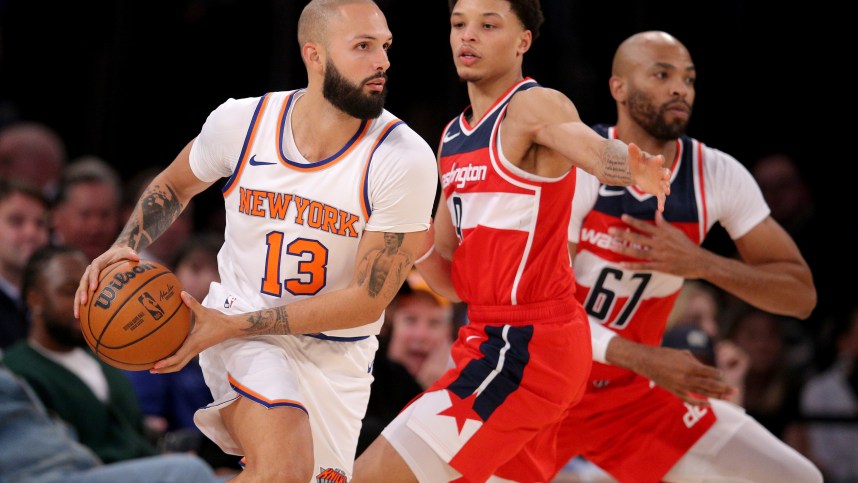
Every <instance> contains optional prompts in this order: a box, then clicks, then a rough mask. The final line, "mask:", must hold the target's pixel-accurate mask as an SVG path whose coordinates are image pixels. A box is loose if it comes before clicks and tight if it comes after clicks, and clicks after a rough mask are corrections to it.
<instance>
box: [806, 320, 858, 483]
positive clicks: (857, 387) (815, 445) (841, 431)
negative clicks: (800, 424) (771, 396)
mask: <svg viewBox="0 0 858 483" xmlns="http://www.w3.org/2000/svg"><path fill="white" fill-rule="evenodd" d="M834 340H835V344H836V347H835V348H834V349H836V351H837V360H836V361H835V363H834V365H833V366H832V367H830V368H829V369H828V370H826V371H825V372H823V373H821V374H819V375H817V376H814V377H812V378H811V379H810V380H808V382H807V384H806V385H805V387H804V390H803V392H802V395H801V412H802V415H803V416H804V417H807V418H810V422H809V424H808V428H807V432H808V444H809V454H810V457H811V459H813V460H814V462H815V463H816V464H817V465H819V467H820V469H821V470H822V472H823V473H824V474H825V476H826V481H829V482H831V483H846V482H855V481H858V458H855V451H856V450H855V448H858V424H856V422H858V305H856V306H854V307H853V308H852V310H851V311H850V313H849V317H848V318H847V320H846V321H845V323H843V322H841V323H840V324H838V325H837V332H836V333H835V337H834ZM814 418H816V419H817V421H814ZM838 418H842V419H844V420H846V421H849V423H843V422H841V421H838V420H837V419H838ZM825 419H829V421H825Z"/></svg>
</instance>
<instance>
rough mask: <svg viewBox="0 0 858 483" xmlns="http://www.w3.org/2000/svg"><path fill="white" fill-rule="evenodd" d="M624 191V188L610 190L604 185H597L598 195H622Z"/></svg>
mask: <svg viewBox="0 0 858 483" xmlns="http://www.w3.org/2000/svg"><path fill="white" fill-rule="evenodd" d="M625 193H626V189H625V188H620V189H619V190H611V189H608V187H607V186H606V185H601V186H599V196H622V195H624V194H625Z"/></svg>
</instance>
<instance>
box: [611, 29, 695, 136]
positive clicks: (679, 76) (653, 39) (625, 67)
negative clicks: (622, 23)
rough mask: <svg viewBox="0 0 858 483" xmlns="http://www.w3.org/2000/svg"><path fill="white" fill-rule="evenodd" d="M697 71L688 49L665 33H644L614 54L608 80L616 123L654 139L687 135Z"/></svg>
mask: <svg viewBox="0 0 858 483" xmlns="http://www.w3.org/2000/svg"><path fill="white" fill-rule="evenodd" d="M696 76H697V73H696V70H695V67H694V63H693V62H692V61H691V54H689V53H688V49H686V48H685V46H684V45H682V43H681V42H680V41H678V40H676V38H674V37H673V36H672V35H670V34H668V33H666V32H658V31H649V32H641V33H637V34H635V35H632V36H631V37H629V38H627V39H626V40H625V41H623V43H622V44H620V46H619V47H618V48H617V53H616V54H614V63H613V66H612V75H611V79H610V80H609V82H608V83H609V85H610V88H611V95H612V96H613V97H614V100H616V101H617V114H618V120H617V124H618V125H622V126H627V127H629V126H632V125H636V126H637V127H638V128H640V129H641V130H642V131H645V132H646V133H647V134H648V135H649V136H650V137H651V138H652V139H655V140H658V141H671V140H674V139H677V138H679V137H680V136H682V135H684V134H685V128H686V127H687V125H688V121H689V120H690V119H691V110H692V108H693V106H694V97H695V90H694V83H695V81H696Z"/></svg>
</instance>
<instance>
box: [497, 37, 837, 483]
mask: <svg viewBox="0 0 858 483" xmlns="http://www.w3.org/2000/svg"><path fill="white" fill-rule="evenodd" d="M612 70H613V75H612V76H611V79H610V88H611V94H612V95H613V97H614V99H615V100H616V102H617V112H618V120H617V125H616V126H612V127H609V126H596V127H595V129H596V131H598V132H600V133H601V134H602V135H603V136H605V137H606V138H609V139H620V140H622V141H624V142H627V143H636V144H638V145H640V146H641V147H642V148H643V149H645V150H647V151H648V152H652V153H658V154H662V155H663V156H664V158H665V159H666V160H667V162H668V164H669V166H670V168H671V196H670V203H669V204H668V205H667V207H666V208H665V210H664V211H663V212H662V211H659V210H657V206H656V201H655V200H654V199H652V197H651V196H649V195H646V194H644V193H641V192H640V191H638V190H636V189H635V188H634V187H630V188H623V189H616V188H611V187H608V186H606V185H604V184H600V182H599V181H598V180H596V179H595V178H593V177H592V176H589V175H587V174H585V173H579V179H578V185H577V186H576V191H575V198H574V199H575V203H574V205H573V207H572V217H571V222H570V225H569V240H570V251H571V252H572V253H573V254H575V256H574V269H575V276H576V285H577V287H576V291H575V296H576V298H578V300H579V301H581V303H582V304H583V305H584V308H585V309H586V310H587V314H588V316H589V319H590V330H591V332H592V334H593V358H594V361H595V362H594V364H593V369H592V371H591V373H590V380H589V382H588V384H587V390H586V392H585V394H584V397H583V399H582V400H581V402H580V403H579V404H578V405H576V406H575V407H574V408H572V409H571V410H570V411H569V413H568V414H567V416H566V421H565V422H564V424H563V425H562V427H561V430H560V432H559V435H558V448H557V452H558V456H559V458H558V461H557V465H558V468H559V467H560V466H562V465H563V464H565V463H566V462H567V461H568V460H569V458H570V457H572V456H574V455H584V456H585V457H587V458H588V459H590V460H591V461H593V462H594V463H596V464H598V465H599V466H601V467H602V468H603V469H604V470H606V471H608V472H609V473H611V474H612V475H613V476H614V477H615V478H617V479H618V480H620V481H670V482H699V481H743V482H751V481H754V482H766V481H791V482H819V481H821V480H822V476H821V474H820V473H819V471H818V470H817V469H816V468H815V467H814V466H813V464H812V463H810V461H808V460H807V459H806V458H804V457H803V456H802V455H800V454H799V453H798V452H797V451H795V450H793V449H792V448H790V447H789V446H787V445H786V444H784V443H783V442H782V441H780V440H778V439H777V438H776V437H775V436H773V435H772V434H771V433H769V432H768V431H766V429H765V428H763V426H761V425H760V424H759V423H758V422H757V421H755V420H754V419H753V418H751V417H750V416H748V415H746V414H745V413H744V411H743V410H742V409H741V408H739V407H737V406H735V405H733V404H731V403H728V402H725V401H722V400H720V398H723V397H724V396H725V395H727V394H728V392H729V390H730V388H729V387H727V386H726V385H725V384H724V383H723V382H722V381H721V380H720V379H719V376H718V372H717V371H716V370H715V369H714V368H711V367H708V366H705V365H703V364H701V363H699V362H697V361H696V360H695V359H694V358H693V357H692V356H691V355H690V354H687V353H683V352H680V351H677V350H674V349H668V348H662V347H658V346H659V345H660V343H661V339H662V335H663V333H664V329H665V324H666V321H667V317H668V315H669V314H670V311H671V309H672V308H673V305H674V303H675V301H676V297H677V295H678V293H679V290H680V289H681V287H682V282H683V279H686V278H687V279H703V280H707V281H709V282H711V283H712V284H714V285H716V286H718V287H720V288H721V289H723V290H725V291H727V292H729V293H731V294H733V295H735V296H736V297H738V298H740V299H742V300H744V301H745V302H748V303H750V304H752V305H754V306H756V307H759V308H761V309H763V310H767V311H770V312H774V313H778V314H784V315H789V316H792V317H807V316H808V315H809V314H810V312H811V310H812V309H813V307H814V305H815V303H816V290H815V288H814V285H813V279H812V277H811V273H810V270H809V268H808V266H807V264H806V263H805V261H804V259H803V258H802V256H801V253H800V252H799V250H798V247H796V245H795V243H794V242H793V241H792V239H790V237H789V235H788V234H787V233H786V232H785V231H784V230H783V228H781V226H780V225H778V223H777V222H776V221H774V220H773V219H772V218H771V216H770V214H769V213H770V212H769V208H768V206H766V203H765V201H764V199H763V196H762V193H761V192H760V189H759V187H758V186H757V184H756V183H755V182H754V179H753V178H752V177H751V175H750V173H748V171H747V169H745V168H744V167H743V166H742V165H741V164H740V163H739V162H738V161H737V160H736V159H734V158H733V157H731V156H730V155H728V154H726V153H724V152H722V151H719V150H717V149H714V148H711V147H708V146H705V145H703V143H701V142H699V141H697V140H696V139H693V138H690V137H688V136H686V135H685V128H686V126H687V124H688V122H689V120H690V117H691V110H692V107H693V105H694V98H695V87H694V82H695V78H696V75H697V74H696V69H695V67H694V63H693V62H692V60H691V55H690V54H689V52H688V50H687V49H686V48H685V46H684V45H682V44H681V43H680V42H679V41H678V40H676V39H675V38H674V37H672V36H671V35H669V34H667V33H664V32H643V33H639V34H636V35H633V36H632V37H630V38H628V39H627V40H626V41H624V42H623V43H622V44H621V45H620V47H619V48H618V49H617V53H616V55H615V57H614V62H613V69H612ZM716 221H717V222H720V223H721V224H722V225H723V226H724V228H725V229H726V230H727V232H728V233H729V234H730V236H731V237H732V238H733V239H734V241H735V243H736V247H737V248H738V251H739V254H740V256H741V260H734V259H728V258H724V257H721V256H718V255H716V254H714V253H712V252H709V251H707V250H705V249H703V248H701V247H700V244H701V243H702V242H703V239H704V238H705V236H706V234H707V233H708V231H709V229H710V228H711V227H712V225H714V224H715V222H716ZM650 380H652V381H653V382H655V384H656V386H653V385H652V384H650ZM501 476H503V475H501Z"/></svg>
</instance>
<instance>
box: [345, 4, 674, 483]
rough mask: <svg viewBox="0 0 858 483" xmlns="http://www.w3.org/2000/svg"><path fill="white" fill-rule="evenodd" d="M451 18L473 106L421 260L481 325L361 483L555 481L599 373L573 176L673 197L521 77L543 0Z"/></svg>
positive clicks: (444, 147) (405, 415)
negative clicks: (577, 237)
mask: <svg viewBox="0 0 858 483" xmlns="http://www.w3.org/2000/svg"><path fill="white" fill-rule="evenodd" d="M450 6H451V16H450V21H451V30H450V44H451V47H452V51H453V58H454V62H455V65H456V69H457V71H458V74H459V77H461V78H462V79H464V80H465V81H467V83H468V94H469V97H470V100H471V106H470V107H469V108H467V109H466V110H465V111H464V113H463V114H462V115H461V116H459V117H457V118H455V119H454V120H453V121H452V122H450V123H449V124H448V125H447V127H446V128H445V129H444V132H443V139H442V143H441V146H440V152H439V167H440V175H441V185H442V189H443V194H442V208H440V209H439V210H438V213H437V215H436V220H435V238H434V239H435V248H434V250H430V251H429V253H427V254H426V256H425V257H421V259H420V260H419V261H420V265H422V266H425V267H426V270H425V271H424V275H425V276H427V278H430V280H429V281H430V283H431V284H433V286H434V287H435V288H436V290H438V291H440V292H442V293H443V294H444V295H445V296H448V297H453V298H456V299H461V300H463V301H465V302H467V303H468V310H469V319H470V324H469V325H467V326H466V327H464V328H462V329H461V331H460V332H459V336H458V340H457V341H456V343H455V345H454V346H453V349H452V354H453V358H454V361H455V363H456V367H455V368H454V369H451V370H450V371H448V372H447V373H446V374H445V375H443V376H442V377H441V378H440V379H439V380H438V382H436V383H435V384H434V385H433V386H432V387H430V388H429V389H428V390H427V391H426V392H425V393H423V394H422V395H421V396H420V397H418V398H417V399H416V400H415V401H414V402H412V403H411V404H410V405H409V406H408V407H407V408H406V409H405V410H403V412H402V413H401V414H400V415H399V416H398V417H397V418H396V419H395V420H394V421H393V422H392V423H391V424H390V425H389V426H388V427H387V428H386V429H385V430H384V432H383V433H382V436H381V437H379V438H378V439H377V440H376V441H375V442H374V443H373V444H372V445H371V446H370V447H369V448H368V449H367V451H366V452H365V453H364V454H363V455H362V456H361V458H359V459H358V461H357V463H356V467H355V478H354V481H355V482H358V481H412V480H414V479H415V478H416V479H417V480H419V481H432V482H437V481H448V480H456V479H459V478H461V479H462V480H465V481H485V480H486V479H487V478H489V477H490V476H491V475H492V473H493V472H494V471H495V470H497V469H498V468H499V467H501V466H502V465H504V464H505V463H507V462H508V461H509V460H511V459H512V458H514V457H516V455H518V456H519V457H520V458H521V460H522V461H521V463H520V465H519V467H520V468H521V469H522V471H523V473H522V474H523V475H524V476H523V477H524V478H526V479H528V480H530V481H547V480H548V478H549V477H550V476H551V475H552V473H553V461H554V447H555V435H556V425H557V424H558V423H559V422H560V421H561V420H562V417H563V415H564V414H565V412H566V410H567V409H568V407H569V406H571V405H572V404H574V403H575V402H577V401H578V400H579V399H580V397H581V395H582V393H583V390H584V387H585V386H584V385H585V382H586V378H587V375H588V373H589V370H590V365H591V360H590V359H591V353H590V338H589V337H590V336H589V331H588V326H587V321H586V316H585V313H584V311H583V309H582V307H581V305H580V304H579V303H578V302H576V301H575V298H574V283H573V278H572V271H571V267H570V264H569V254H568V249H567V246H566V231H567V226H568V218H567V217H568V216H569V214H570V207H571V205H570V201H571V200H572V195H573V192H574V189H575V170H574V169H573V168H574V167H576V166H577V167H580V168H582V169H584V170H586V171H588V172H590V173H592V174H593V175H594V176H596V177H597V178H598V179H599V180H601V181H602V182H604V183H606V184H609V185H622V186H625V185H630V184H633V183H635V184H637V186H639V187H640V188H641V189H642V190H644V191H645V192H647V193H650V194H652V195H654V196H655V197H656V199H657V200H658V204H659V208H662V207H663V204H664V197H665V195H666V193H667V192H668V189H669V185H668V171H667V170H666V168H664V167H662V164H663V158H662V157H660V156H650V155H647V154H644V153H642V152H641V150H640V149H638V148H637V147H636V146H633V145H632V146H627V145H626V144H624V143H622V142H620V141H617V140H606V139H604V138H602V137H601V136H599V135H598V134H597V133H595V132H594V131H593V130H592V129H590V128H589V127H587V126H586V125H585V124H584V123H582V122H581V120H580V119H579V117H578V113H577V111H576V110H575V106H574V105H573V104H572V102H570V101H569V99H567V98H566V97H565V96H563V95H562V94H560V93H558V92H556V91H553V90H550V89H546V88H542V87H540V86H539V85H538V84H537V83H536V81H534V80H533V79H530V78H525V77H523V75H522V59H523V56H524V54H525V52H527V50H528V49H529V48H530V46H531V42H532V41H533V39H534V38H535V37H536V35H537V34H538V32H539V26H540V24H541V22H542V13H541V10H540V7H539V2H538V1H537V0H459V1H451V2H450ZM444 206H446V208H445V207H444ZM447 260H452V273H450V272H444V269H445V268H446V266H447V264H446V261H447ZM436 272H438V273H440V275H441V277H440V282H441V283H439V280H432V278H433V275H435V273H436ZM451 286H452V287H455V290H454V291H451V290H449V288H450V287H451ZM445 287H446V288H445Z"/></svg>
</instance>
